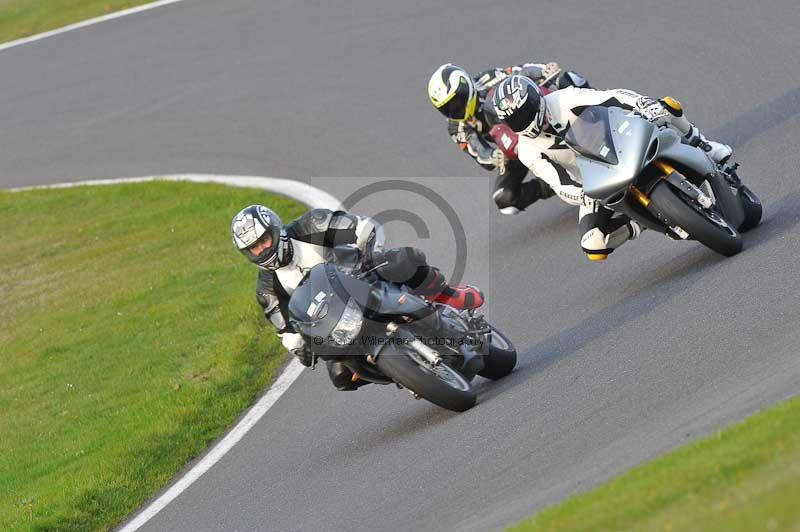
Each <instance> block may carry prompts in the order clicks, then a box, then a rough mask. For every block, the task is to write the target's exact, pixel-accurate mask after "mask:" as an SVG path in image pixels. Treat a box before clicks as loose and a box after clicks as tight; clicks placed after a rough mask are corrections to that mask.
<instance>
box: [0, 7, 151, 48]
mask: <svg viewBox="0 0 800 532" xmlns="http://www.w3.org/2000/svg"><path fill="white" fill-rule="evenodd" d="M151 1H152V0H0V42H5V41H12V40H14V39H19V38H21V37H27V36H28V35H33V34H35V33H40V32H43V31H47V30H52V29H55V28H59V27H61V26H66V25H67V24H72V23H73V22H78V21H81V20H86V19H88V18H92V17H98V16H101V15H107V14H108V13H113V12H114V11H120V10H121V9H127V8H129V7H133V6H138V5H141V4H147V3H150V2H151Z"/></svg>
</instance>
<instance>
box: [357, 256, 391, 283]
mask: <svg viewBox="0 0 800 532" xmlns="http://www.w3.org/2000/svg"><path fill="white" fill-rule="evenodd" d="M387 264H389V261H388V260H385V261H383V262H381V263H380V264H378V265H377V266H373V267H372V268H370V269H369V270H367V271H365V272H362V273H360V274H358V275H357V276H356V279H363V278H364V277H366V276H367V275H369V274H371V273H372V272H374V271H375V270H377V269H378V268H382V267H384V266H386V265H387Z"/></svg>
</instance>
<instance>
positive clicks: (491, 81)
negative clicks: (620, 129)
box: [428, 63, 589, 214]
mask: <svg viewBox="0 0 800 532" xmlns="http://www.w3.org/2000/svg"><path fill="white" fill-rule="evenodd" d="M512 74H521V75H524V76H527V77H529V78H531V79H533V80H534V81H536V82H537V83H543V84H544V86H545V87H546V89H545V90H556V89H560V88H564V87H572V86H575V87H581V88H589V83H588V82H587V81H586V79H585V78H584V77H583V76H581V75H580V74H578V73H576V72H573V71H565V72H562V71H561V69H560V67H559V66H558V64H557V63H547V64H541V63H525V64H523V65H517V66H510V67H506V68H491V69H488V70H484V71H483V72H481V73H480V74H478V76H477V77H475V78H474V79H473V78H472V77H471V76H470V75H469V74H468V73H467V71H466V70H464V69H463V68H461V67H457V66H455V65H452V64H449V63H448V64H444V65H442V66H440V67H439V68H437V69H436V71H435V72H434V73H433V75H432V76H431V79H430V81H429V82H428V97H429V98H430V101H431V103H432V104H433V106H434V107H436V108H437V109H438V110H439V111H440V112H441V113H442V114H443V115H444V116H446V117H447V118H448V124H447V131H448V133H449V134H450V137H451V138H452V139H453V142H455V143H456V144H457V145H458V146H459V148H461V150H462V151H464V152H465V153H467V154H468V155H469V156H470V157H472V158H473V159H475V161H476V162H477V163H478V164H479V165H480V166H481V167H482V168H484V169H486V170H489V171H492V170H497V171H498V173H499V175H498V177H497V180H496V181H495V186H494V189H495V190H494V194H493V195H492V198H493V199H494V202H495V204H496V205H497V208H498V209H500V212H501V213H503V214H518V213H519V211H522V210H524V209H525V208H526V207H528V206H529V205H531V204H532V203H534V202H535V201H537V200H539V199H544V198H548V197H550V196H552V195H553V191H552V190H551V189H550V187H548V186H547V184H546V183H545V182H543V181H541V180H540V179H538V178H536V177H534V179H532V180H530V181H527V182H523V180H524V179H525V176H526V175H527V174H528V168H526V167H525V165H523V164H521V163H520V162H519V161H518V160H508V159H507V158H506V157H505V156H504V155H503V152H502V151H501V150H500V149H498V147H497V145H496V144H495V142H494V140H492V138H491V136H490V135H489V132H490V130H491V129H492V126H494V125H495V124H497V123H499V122H500V120H499V119H498V118H497V115H496V114H495V112H494V108H493V107H492V93H493V91H494V87H495V86H496V85H497V84H498V83H500V82H501V81H502V80H504V79H505V78H507V77H508V76H510V75H512Z"/></svg>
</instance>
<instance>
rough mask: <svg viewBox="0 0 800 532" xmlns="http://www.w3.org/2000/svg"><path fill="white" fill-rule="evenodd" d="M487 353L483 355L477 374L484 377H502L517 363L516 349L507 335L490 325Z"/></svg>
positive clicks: (494, 378)
mask: <svg viewBox="0 0 800 532" xmlns="http://www.w3.org/2000/svg"><path fill="white" fill-rule="evenodd" d="M489 327H491V329H492V332H491V334H490V336H489V354H488V355H486V356H485V357H483V365H484V366H483V369H482V370H480V371H479V372H478V375H480V376H481V377H484V378H486V379H492V380H493V381H494V380H497V379H502V378H503V377H505V376H507V375H509V374H510V373H511V372H512V371H514V367H515V366H516V365H517V350H516V348H515V347H514V344H512V343H511V340H509V339H508V337H507V336H506V335H505V334H503V333H502V332H500V331H499V330H497V329H496V328H495V327H494V326H493V325H490V326H489Z"/></svg>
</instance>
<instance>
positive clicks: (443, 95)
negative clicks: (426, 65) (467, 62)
mask: <svg viewBox="0 0 800 532" xmlns="http://www.w3.org/2000/svg"><path fill="white" fill-rule="evenodd" d="M428 97H429V98H430V100H431V103H432V104H433V106H434V107H436V108H437V109H438V110H439V112H441V113H442V114H443V115H444V116H446V117H447V118H449V119H450V120H467V119H468V118H471V117H472V115H474V114H475V107H476V106H477V104H478V89H477V88H476V87H475V82H474V81H472V77H471V76H470V75H469V74H468V73H467V71H466V70H464V69H463V68H461V67H457V66H455V65H452V64H450V63H447V64H444V65H442V66H440V67H439V68H437V69H436V71H435V72H434V73H433V75H432V76H431V79H430V81H429V82H428Z"/></svg>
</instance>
